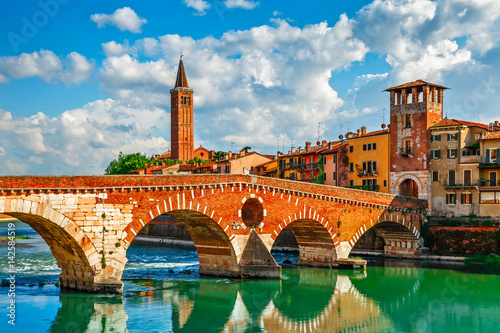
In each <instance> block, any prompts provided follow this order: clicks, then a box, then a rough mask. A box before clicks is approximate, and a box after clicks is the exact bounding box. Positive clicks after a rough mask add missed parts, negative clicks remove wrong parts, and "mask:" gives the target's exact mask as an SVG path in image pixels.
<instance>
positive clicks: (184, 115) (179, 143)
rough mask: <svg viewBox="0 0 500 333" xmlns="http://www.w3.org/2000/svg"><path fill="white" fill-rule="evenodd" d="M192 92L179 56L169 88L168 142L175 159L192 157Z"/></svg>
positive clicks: (184, 159)
mask: <svg viewBox="0 0 500 333" xmlns="http://www.w3.org/2000/svg"><path fill="white" fill-rule="evenodd" d="M193 92H194V90H193V89H190V88H189V85H188V81H187V76H186V71H185V70H184V63H183V62H182V56H181V59H180V61H179V68H178V70H177V79H176V80H175V87H174V88H173V89H171V90H170V142H171V146H172V152H171V156H172V159H173V160H175V161H177V160H180V161H182V162H187V161H189V160H190V159H192V158H193V145H194V129H193Z"/></svg>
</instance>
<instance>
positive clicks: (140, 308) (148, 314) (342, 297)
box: [52, 269, 391, 333]
mask: <svg viewBox="0 0 500 333" xmlns="http://www.w3.org/2000/svg"><path fill="white" fill-rule="evenodd" d="M363 278H364V276H363V275H351V276H347V275H337V274H336V273H335V272H334V271H331V270H321V269H305V270H304V269H301V270H286V271H285V274H284V279H283V280H282V281H279V280H267V281H262V280H259V281H255V280H247V281H239V280H238V281H228V280H221V281H213V280H212V281H203V280H195V281H148V282H144V283H141V284H142V287H146V288H151V289H149V290H145V291H141V292H138V295H137V296H126V297H124V298H122V297H99V296H98V297H93V296H90V297H89V296H87V297H85V298H82V296H78V295H61V303H62V306H61V308H59V311H58V315H57V317H56V319H55V320H54V323H53V329H52V331H54V332H56V331H61V330H62V331H66V330H67V327H68V325H70V326H72V327H71V328H72V331H74V332H95V331H99V332H111V331H113V332H128V330H127V327H128V328H129V329H131V330H137V329H140V328H141V327H143V326H141V325H143V324H144V323H147V322H151V321H155V320H156V321H157V322H158V323H157V325H156V326H155V329H156V330H158V331H174V332H206V333H208V332H252V331H268V332H321V331H344V332H349V331H359V330H361V329H362V330H363V331H368V332H375V331H381V330H388V329H390V327H391V321H390V319H389V317H388V316H387V315H386V314H385V313H384V312H383V311H382V310H381V309H380V307H379V306H378V304H377V302H376V301H374V300H373V299H372V298H370V297H367V296H366V295H365V294H363V293H361V292H359V291H358V290H357V288H356V287H355V286H354V285H353V283H352V282H351V280H352V281H357V280H359V279H363ZM153 306H154V309H156V310H155V311H149V310H150V309H153ZM158 309H161V310H158ZM160 311H161V313H162V315H161V320H159V318H158V312H160ZM68 318H69V319H70V323H71V322H73V323H74V325H71V324H68ZM63 320H64V322H63Z"/></svg>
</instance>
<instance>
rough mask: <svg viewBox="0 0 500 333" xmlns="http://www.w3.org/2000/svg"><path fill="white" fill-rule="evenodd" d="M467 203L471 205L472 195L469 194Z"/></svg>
mask: <svg viewBox="0 0 500 333" xmlns="http://www.w3.org/2000/svg"><path fill="white" fill-rule="evenodd" d="M469 203H470V204H471V203H472V193H469Z"/></svg>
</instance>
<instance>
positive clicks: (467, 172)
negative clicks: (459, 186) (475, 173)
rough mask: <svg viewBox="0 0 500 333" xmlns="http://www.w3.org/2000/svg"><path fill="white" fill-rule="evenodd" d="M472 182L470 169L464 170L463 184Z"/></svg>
mask: <svg viewBox="0 0 500 333" xmlns="http://www.w3.org/2000/svg"><path fill="white" fill-rule="evenodd" d="M471 184H472V170H464V185H471Z"/></svg>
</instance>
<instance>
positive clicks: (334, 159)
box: [333, 154, 337, 164]
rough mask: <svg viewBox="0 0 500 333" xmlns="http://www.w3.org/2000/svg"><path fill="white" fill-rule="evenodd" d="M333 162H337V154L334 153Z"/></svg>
mask: <svg viewBox="0 0 500 333" xmlns="http://www.w3.org/2000/svg"><path fill="white" fill-rule="evenodd" d="M333 163H335V164H337V154H335V155H333Z"/></svg>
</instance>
